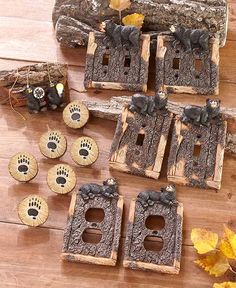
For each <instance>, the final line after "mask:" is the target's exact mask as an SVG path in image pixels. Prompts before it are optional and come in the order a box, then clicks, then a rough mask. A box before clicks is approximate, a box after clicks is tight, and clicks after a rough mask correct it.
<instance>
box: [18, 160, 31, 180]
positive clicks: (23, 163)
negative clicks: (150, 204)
mask: <svg viewBox="0 0 236 288" xmlns="http://www.w3.org/2000/svg"><path fill="white" fill-rule="evenodd" d="M29 160H30V159H29V157H27V156H26V155H20V156H19V157H18V161H17V162H18V171H19V172H21V173H23V174H25V175H27V172H28V171H29V164H30V162H29Z"/></svg>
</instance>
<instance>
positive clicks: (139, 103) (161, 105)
mask: <svg viewBox="0 0 236 288" xmlns="http://www.w3.org/2000/svg"><path fill="white" fill-rule="evenodd" d="M167 103H168V95H167V94H166V93H165V92H158V93H157V94H156V95H155V96H146V95H143V94H138V93H137V94H134V95H133V96H132V100H131V104H130V107H129V110H130V111H131V112H137V113H139V114H142V115H149V116H155V114H156V113H157V112H158V111H160V112H162V113H163V114H164V115H166V114H167Z"/></svg>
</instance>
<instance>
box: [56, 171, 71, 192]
mask: <svg viewBox="0 0 236 288" xmlns="http://www.w3.org/2000/svg"><path fill="white" fill-rule="evenodd" d="M68 172H69V171H68V170H67V169H66V168H65V167H63V166H62V167H59V168H58V169H57V178H56V182H57V184H58V185H61V187H65V184H66V181H67V178H68V176H69V174H68Z"/></svg>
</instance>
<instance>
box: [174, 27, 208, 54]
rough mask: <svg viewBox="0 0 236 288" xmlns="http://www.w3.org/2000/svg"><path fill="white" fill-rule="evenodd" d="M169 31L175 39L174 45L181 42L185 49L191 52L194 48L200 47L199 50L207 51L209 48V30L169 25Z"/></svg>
mask: <svg viewBox="0 0 236 288" xmlns="http://www.w3.org/2000/svg"><path fill="white" fill-rule="evenodd" d="M170 30H171V32H172V33H173V34H174V36H175V38H176V40H175V41H174V47H176V45H177V44H179V43H181V44H182V45H183V46H184V48H185V51H186V52H187V53H188V52H192V51H193V50H194V49H200V52H207V51H208V50H209V38H210V35H209V32H208V31H207V30H203V29H188V28H184V27H175V26H174V25H172V26H171V27H170Z"/></svg>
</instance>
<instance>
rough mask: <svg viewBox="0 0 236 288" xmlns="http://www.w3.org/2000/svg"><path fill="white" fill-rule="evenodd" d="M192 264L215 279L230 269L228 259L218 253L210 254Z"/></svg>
mask: <svg viewBox="0 0 236 288" xmlns="http://www.w3.org/2000/svg"><path fill="white" fill-rule="evenodd" d="M194 262H195V263H196V264H197V265H199V266H200V267H201V268H203V269H204V270H205V271H207V272H208V273H209V274H210V275H214V276H215V277H219V276H222V275H224V274H225V272H226V271H227V270H228V269H229V268H230V265H229V262H228V259H227V258H226V257H225V256H224V255H223V254H222V253H221V252H220V251H217V252H215V253H212V254H210V255H208V256H206V257H205V258H203V259H199V260H197V261H194Z"/></svg>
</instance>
